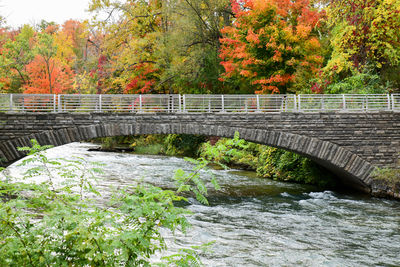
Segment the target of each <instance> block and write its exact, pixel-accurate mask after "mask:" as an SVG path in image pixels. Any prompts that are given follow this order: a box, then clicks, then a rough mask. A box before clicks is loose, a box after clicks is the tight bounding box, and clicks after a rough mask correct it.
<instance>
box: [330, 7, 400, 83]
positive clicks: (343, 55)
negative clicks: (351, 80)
mask: <svg viewBox="0 0 400 267" xmlns="http://www.w3.org/2000/svg"><path fill="white" fill-rule="evenodd" d="M327 22H328V25H329V26H330V28H331V39H330V41H331V46H332V50H333V52H332V56H331V58H330V60H329V62H328V64H327V66H326V67H325V75H326V76H327V77H328V78H329V79H331V80H332V81H333V82H335V81H338V80H339V81H340V80H342V79H344V78H346V77H349V76H359V77H362V76H363V75H364V76H365V77H370V76H371V75H366V74H368V73H372V74H374V75H375V76H376V75H378V76H379V78H383V81H382V82H385V81H384V80H386V81H391V82H392V81H393V82H395V83H397V85H400V77H399V75H398V72H399V71H400V67H399V66H400V32H399V28H400V1H399V0H350V1H343V0H332V1H331V3H330V5H329V7H328V8H327ZM385 76H386V77H385Z"/></svg>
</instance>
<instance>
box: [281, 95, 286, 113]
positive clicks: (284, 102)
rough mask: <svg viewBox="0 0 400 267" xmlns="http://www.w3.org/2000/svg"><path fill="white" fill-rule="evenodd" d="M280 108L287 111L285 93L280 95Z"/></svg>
mask: <svg viewBox="0 0 400 267" xmlns="http://www.w3.org/2000/svg"><path fill="white" fill-rule="evenodd" d="M281 110H282V111H283V110H285V112H287V95H283V96H282V108H281Z"/></svg>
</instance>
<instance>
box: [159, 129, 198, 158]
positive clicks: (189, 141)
mask: <svg viewBox="0 0 400 267" xmlns="http://www.w3.org/2000/svg"><path fill="white" fill-rule="evenodd" d="M205 140H206V138H205V137H204V136H200V135H189V134H170V135H168V136H167V137H166V139H165V141H164V146H165V153H166V154H167V155H175V156H182V155H184V156H192V157H195V156H196V155H197V151H198V149H199V147H200V146H201V144H202V143H203V142H204V141H205Z"/></svg>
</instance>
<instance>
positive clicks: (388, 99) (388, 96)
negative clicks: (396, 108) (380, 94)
mask: <svg viewBox="0 0 400 267" xmlns="http://www.w3.org/2000/svg"><path fill="white" fill-rule="evenodd" d="M386 97H387V101H388V110H390V107H391V106H392V105H391V104H390V95H389V94H387V95H386Z"/></svg>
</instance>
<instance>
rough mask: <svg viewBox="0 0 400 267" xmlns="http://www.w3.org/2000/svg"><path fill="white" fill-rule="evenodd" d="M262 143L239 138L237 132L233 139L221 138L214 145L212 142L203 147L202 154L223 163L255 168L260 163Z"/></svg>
mask: <svg viewBox="0 0 400 267" xmlns="http://www.w3.org/2000/svg"><path fill="white" fill-rule="evenodd" d="M259 148H260V145H256V144H254V143H249V142H246V141H244V140H243V139H240V138H239V133H238V132H236V133H235V136H234V138H233V139H221V140H219V141H218V142H217V143H216V144H215V145H214V146H212V145H211V144H210V142H207V143H204V144H203V146H202V147H201V153H200V154H201V156H203V157H205V158H206V159H208V160H210V161H211V160H212V161H216V162H219V163H222V164H226V165H231V166H238V167H241V168H245V169H252V170H255V169H256V168H257V164H258V154H259Z"/></svg>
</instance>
